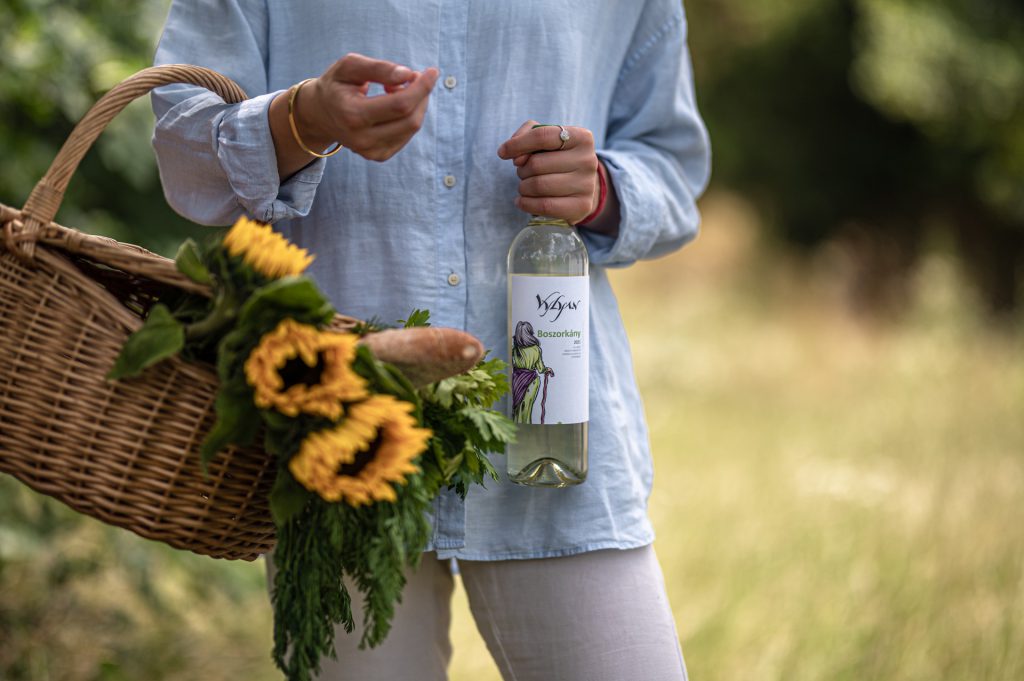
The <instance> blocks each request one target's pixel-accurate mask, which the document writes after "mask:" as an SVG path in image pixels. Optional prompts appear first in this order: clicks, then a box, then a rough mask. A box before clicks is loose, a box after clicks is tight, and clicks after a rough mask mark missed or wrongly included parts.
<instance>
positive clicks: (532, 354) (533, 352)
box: [512, 322, 555, 424]
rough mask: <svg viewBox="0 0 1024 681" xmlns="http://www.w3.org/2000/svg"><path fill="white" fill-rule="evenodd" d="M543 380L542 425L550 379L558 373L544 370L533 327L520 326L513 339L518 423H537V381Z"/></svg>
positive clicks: (514, 416)
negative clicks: (534, 411) (535, 406)
mask: <svg viewBox="0 0 1024 681" xmlns="http://www.w3.org/2000/svg"><path fill="white" fill-rule="evenodd" d="M541 376H543V377H544V390H543V392H542V394H541V398H540V421H539V423H542V424H543V423H544V416H545V413H544V412H545V402H546V401H547V397H548V379H549V378H554V377H555V371H554V369H552V368H551V367H547V366H544V356H543V354H542V353H541V349H540V341H539V340H537V337H536V336H535V335H533V324H531V323H530V322H517V323H516V332H515V334H514V335H513V336H512V420H513V421H515V422H516V423H534V420H533V406H534V403H535V402H536V401H537V391H538V390H539V389H540V381H538V380H537V379H539V378H540V377H541Z"/></svg>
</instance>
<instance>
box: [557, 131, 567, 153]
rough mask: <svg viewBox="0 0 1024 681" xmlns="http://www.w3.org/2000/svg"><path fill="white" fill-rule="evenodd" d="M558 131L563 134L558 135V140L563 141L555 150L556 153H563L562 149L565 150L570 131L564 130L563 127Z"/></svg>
mask: <svg viewBox="0 0 1024 681" xmlns="http://www.w3.org/2000/svg"><path fill="white" fill-rule="evenodd" d="M558 129H559V130H561V132H560V133H558V139H560V140H562V145H561V146H560V147H558V148H557V149H555V151H561V150H562V149H565V143H566V142H568V141H569V131H568V130H566V129H565V128H563V127H562V126H558Z"/></svg>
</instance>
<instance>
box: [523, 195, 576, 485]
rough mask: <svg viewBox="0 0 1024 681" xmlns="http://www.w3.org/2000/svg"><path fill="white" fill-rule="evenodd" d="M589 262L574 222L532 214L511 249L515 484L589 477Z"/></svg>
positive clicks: (573, 481) (571, 482)
mask: <svg viewBox="0 0 1024 681" xmlns="http://www.w3.org/2000/svg"><path fill="white" fill-rule="evenodd" d="M589 275H590V261H589V259H588V257H587V249H586V246H584V244H583V240H582V239H581V238H580V235H579V233H578V231H577V230H576V228H575V227H573V226H572V225H570V224H569V223H568V222H566V221H565V220H561V219H555V218H548V217H542V216H537V215H534V216H531V218H530V221H529V223H528V224H527V225H526V227H525V228H523V230H522V231H520V232H519V234H518V235H517V236H516V238H515V239H514V240H513V241H512V245H511V247H510V248H509V251H508V337H509V343H508V351H509V355H508V356H509V372H510V376H509V382H510V384H511V386H512V396H511V399H510V400H509V403H510V411H511V414H510V417H511V418H512V420H513V421H515V422H516V428H517V431H516V433H517V434H516V442H515V443H513V444H509V445H508V446H507V448H506V452H507V455H508V456H507V460H508V477H509V479H510V480H512V482H515V483H519V484H522V485H533V486H538V487H568V486H570V485H578V484H580V483H581V482H583V481H584V480H585V479H586V477H587V422H588V420H589V387H590V386H589V361H590V360H589V355H588V350H589V347H588V345H589V337H588V336H589V333H590V309H589V304H590V276H589Z"/></svg>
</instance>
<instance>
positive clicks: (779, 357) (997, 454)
mask: <svg viewBox="0 0 1024 681" xmlns="http://www.w3.org/2000/svg"><path fill="white" fill-rule="evenodd" d="M705 212H706V213H707V224H706V227H705V228H704V230H703V234H702V236H701V238H700V239H699V240H698V241H697V242H696V243H695V244H693V245H691V246H688V247H686V248H685V249H684V250H683V251H681V252H680V253H677V254H675V255H672V256H670V257H668V258H665V259H662V260H657V261H652V262H647V263H641V264H640V265H639V266H637V267H634V268H630V269H628V270H624V271H621V272H616V273H615V277H614V282H615V285H616V289H617V292H618V294H619V299H620V304H621V306H622V313H623V317H624V319H625V322H626V325H627V327H628V331H629V334H630V338H631V341H632V348H633V356H634V363H635V368H636V371H637V375H638V379H639V383H640V388H641V392H642V394H643V397H644V402H645V406H646V411H647V415H648V420H649V425H650V430H651V439H652V446H653V450H654V456H655V482H654V492H653V495H652V498H651V515H652V518H653V521H654V524H655V529H656V532H657V536H658V538H657V541H656V543H655V547H656V550H657V551H658V554H659V556H660V558H661V562H662V565H663V568H664V571H665V574H666V579H667V583H668V586H669V591H670V594H669V595H670V599H671V603H672V606H673V610H674V612H675V615H676V620H677V623H678V626H679V632H680V637H681V639H682V642H683V652H684V655H685V657H686V659H687V665H688V668H689V671H690V675H691V678H693V679H695V680H699V681H736V680H739V679H744V680H774V679H779V680H782V679H785V680H786V681H800V680H804V679H806V680H814V681H822V680H830V681H840V680H845V679H851V680H852V679H886V680H888V679H893V680H895V679H899V680H901V681H903V680H906V681H911V680H921V681H925V680H927V681H935V680H938V679H943V680H949V681H953V680H963V681H968V680H971V681H980V680H982V679H999V680H1005V681H1011V680H1014V679H1024V335H1022V334H1021V333H1020V332H1019V331H1018V332H1017V333H1012V332H1007V331H1002V332H998V331H992V330H985V329H984V328H983V327H982V326H981V325H980V324H979V320H978V319H977V317H976V314H975V313H974V312H972V309H971V308H972V306H971V299H970V296H969V294H968V292H967V291H965V290H963V289H962V285H961V283H960V279H959V278H958V277H957V271H956V268H955V266H954V265H953V263H952V262H950V261H948V260H946V259H943V258H941V257H939V256H933V257H931V258H929V259H927V260H926V261H925V262H924V263H923V265H922V267H921V271H920V273H919V275H918V277H917V279H916V280H915V290H916V293H917V298H918V300H917V303H916V305H915V307H914V309H913V310H912V311H910V312H908V314H906V315H905V316H904V317H903V318H901V319H899V320H889V321H886V322H878V321H875V322H872V321H867V320H855V319H853V318H851V317H850V316H849V315H848V313H847V312H845V308H844V306H843V305H842V303H841V300H840V299H839V295H838V287H837V285H836V282H835V281H834V280H833V279H832V278H831V276H830V274H829V273H830V272H831V271H833V270H834V268H833V267H832V263H831V262H830V261H827V260H826V261H825V262H823V263H818V264H817V266H815V265H811V266H796V265H794V264H792V263H787V262H786V260H785V259H783V258H778V257H772V258H765V257H764V256H763V249H762V248H760V246H759V244H758V240H757V238H756V232H755V231H754V227H753V225H750V224H748V223H747V222H746V221H745V220H744V219H743V213H742V211H738V210H736V209H735V207H734V206H733V205H731V203H730V202H728V201H725V200H719V201H718V202H712V203H711V204H710V205H706V206H705ZM460 596H461V594H460ZM459 605H460V607H459V610H458V616H457V617H456V620H455V630H454V636H455V640H456V642H457V645H458V648H457V650H458V652H457V653H456V659H455V661H454V664H453V673H452V679H453V681H471V680H472V681H492V680H493V681H498V680H499V678H500V677H499V676H498V674H497V672H496V671H495V670H494V667H493V664H492V663H490V661H489V659H488V656H487V653H486V650H485V649H484V647H483V644H482V643H481V642H480V641H479V639H478V637H477V636H476V634H475V632H474V631H473V630H472V623H471V621H470V619H469V614H468V610H467V609H466V607H465V603H464V598H462V599H460V604H459ZM630 681H633V680H630ZM636 681H642V680H636Z"/></svg>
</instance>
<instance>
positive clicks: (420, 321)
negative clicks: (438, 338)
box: [398, 309, 430, 329]
mask: <svg viewBox="0 0 1024 681" xmlns="http://www.w3.org/2000/svg"><path fill="white" fill-rule="evenodd" d="M398 323H399V324H404V325H405V328H407V329H408V328H410V327H413V326H430V310H418V309H417V310H413V311H412V312H411V313H410V314H409V318H408V319H399V320H398Z"/></svg>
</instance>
